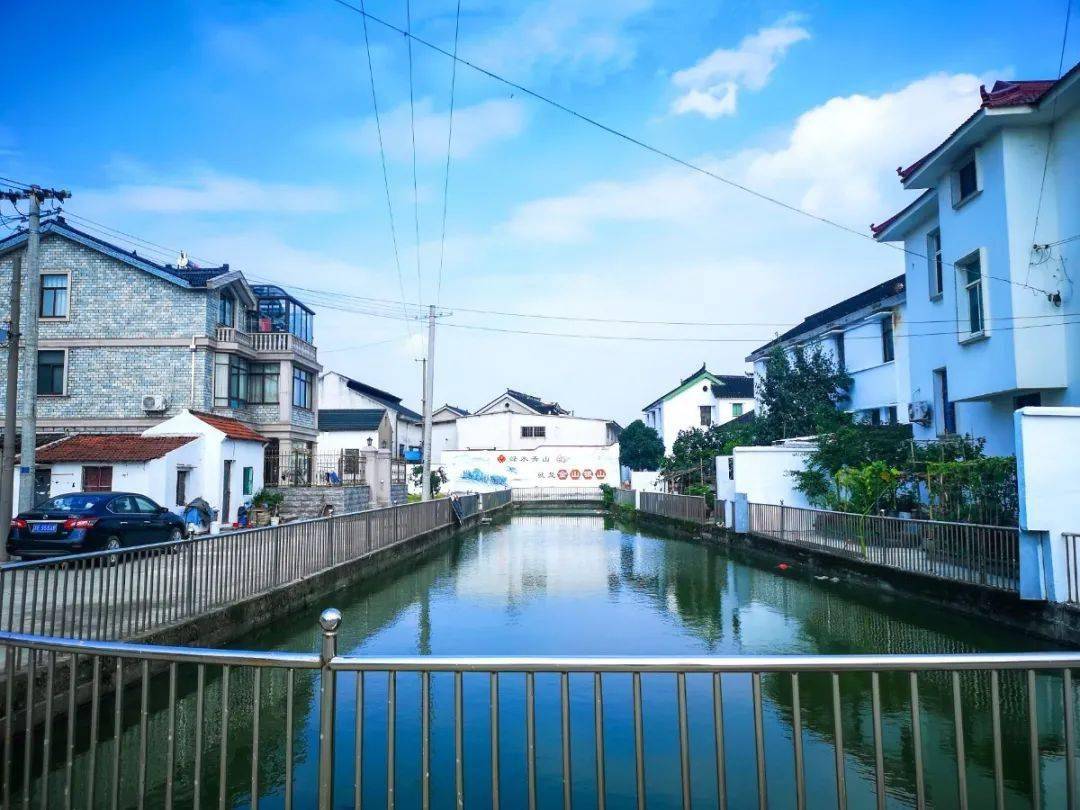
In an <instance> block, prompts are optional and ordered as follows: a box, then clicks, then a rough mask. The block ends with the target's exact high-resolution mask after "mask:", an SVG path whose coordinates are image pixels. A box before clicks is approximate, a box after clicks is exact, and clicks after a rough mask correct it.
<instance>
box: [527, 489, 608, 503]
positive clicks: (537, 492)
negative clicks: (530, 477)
mask: <svg viewBox="0 0 1080 810" xmlns="http://www.w3.org/2000/svg"><path fill="white" fill-rule="evenodd" d="M512 492H513V495H512V498H513V501H514V503H535V502H538V501H588V502H596V503H599V502H600V501H602V500H603V495H602V494H601V492H600V487H514V488H513V490H512Z"/></svg>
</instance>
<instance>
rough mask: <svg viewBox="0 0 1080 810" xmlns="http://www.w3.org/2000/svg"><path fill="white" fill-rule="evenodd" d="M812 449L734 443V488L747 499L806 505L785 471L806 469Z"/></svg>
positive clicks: (803, 496) (806, 502)
mask: <svg viewBox="0 0 1080 810" xmlns="http://www.w3.org/2000/svg"><path fill="white" fill-rule="evenodd" d="M811 452H812V451H811V450H810V449H809V448H807V447H776V446H773V447H736V448H735V451H734V456H735V491H736V492H741V493H744V494H745V495H746V497H747V500H749V501H750V503H771V504H779V503H781V502H783V503H784V505H785V506H803V507H805V506H809V505H810V503H809V501H807V500H806V496H805V495H803V494H802V493H801V492H799V491H798V490H797V489H795V479H794V478H792V477H791V476H790V475H788V472H790V471H792V470H803V469H805V468H806V460H807V458H808V457H809V456H810V453H811Z"/></svg>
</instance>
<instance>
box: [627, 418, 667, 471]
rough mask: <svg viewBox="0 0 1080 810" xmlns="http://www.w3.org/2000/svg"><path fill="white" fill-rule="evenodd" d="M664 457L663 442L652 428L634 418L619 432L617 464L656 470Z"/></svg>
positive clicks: (632, 468)
mask: <svg viewBox="0 0 1080 810" xmlns="http://www.w3.org/2000/svg"><path fill="white" fill-rule="evenodd" d="M663 458H664V442H663V441H662V440H661V438H660V434H658V433H657V432H656V431H655V430H654V429H653V428H651V427H649V426H648V425H646V424H645V423H644V422H642V421H641V420H640V419H635V420H634V421H633V422H631V423H630V424H629V425H627V426H626V429H625V430H623V432H622V433H620V434H619V464H621V465H622V466H624V467H629V468H630V469H631V470H656V469H659V467H660V462H661V461H662V460H663Z"/></svg>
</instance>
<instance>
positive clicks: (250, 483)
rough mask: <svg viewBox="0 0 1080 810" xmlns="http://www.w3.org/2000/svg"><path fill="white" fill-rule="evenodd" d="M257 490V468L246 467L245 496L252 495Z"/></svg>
mask: <svg viewBox="0 0 1080 810" xmlns="http://www.w3.org/2000/svg"><path fill="white" fill-rule="evenodd" d="M254 489H255V468H254V467H244V494H245V495H250V494H251V493H252V491H253V490H254Z"/></svg>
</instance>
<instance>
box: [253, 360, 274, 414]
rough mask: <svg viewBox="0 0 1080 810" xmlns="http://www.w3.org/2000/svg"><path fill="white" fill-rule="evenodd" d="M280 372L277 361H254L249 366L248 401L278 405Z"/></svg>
mask: <svg viewBox="0 0 1080 810" xmlns="http://www.w3.org/2000/svg"><path fill="white" fill-rule="evenodd" d="M280 373H281V366H280V365H278V364H277V363H252V364H251V365H250V366H249V367H248V402H252V403H257V404H263V405H276V404H277V402H278V377H279V376H280Z"/></svg>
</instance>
